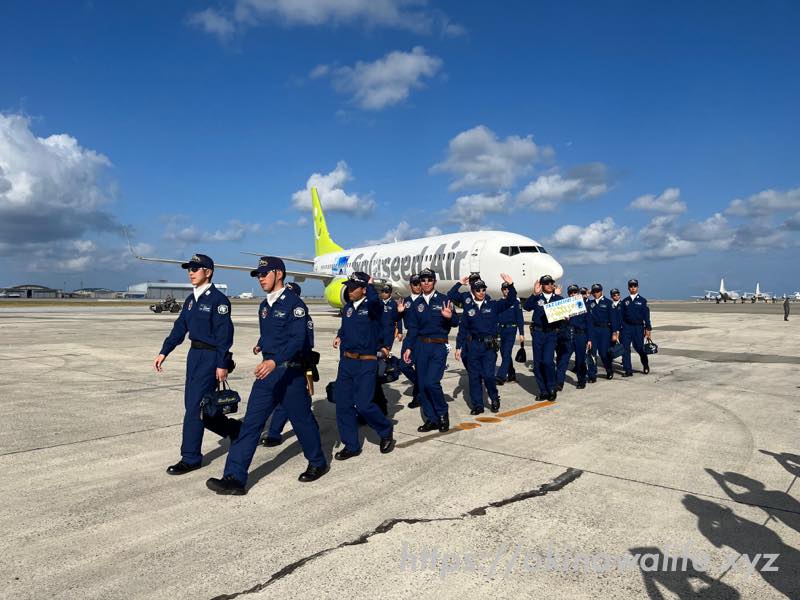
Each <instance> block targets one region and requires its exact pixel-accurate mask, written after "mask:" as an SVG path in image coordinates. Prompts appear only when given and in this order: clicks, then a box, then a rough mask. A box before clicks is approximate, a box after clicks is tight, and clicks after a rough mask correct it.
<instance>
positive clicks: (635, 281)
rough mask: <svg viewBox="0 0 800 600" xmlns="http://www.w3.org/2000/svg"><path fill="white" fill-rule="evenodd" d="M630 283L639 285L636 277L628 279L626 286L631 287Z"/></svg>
mask: <svg viewBox="0 0 800 600" xmlns="http://www.w3.org/2000/svg"><path fill="white" fill-rule="evenodd" d="M632 285H635V286H636V287H639V280H638V279H628V287H631V286H632Z"/></svg>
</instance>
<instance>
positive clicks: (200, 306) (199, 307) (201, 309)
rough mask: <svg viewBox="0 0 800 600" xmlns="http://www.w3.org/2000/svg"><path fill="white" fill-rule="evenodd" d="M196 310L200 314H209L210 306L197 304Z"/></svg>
mask: <svg viewBox="0 0 800 600" xmlns="http://www.w3.org/2000/svg"><path fill="white" fill-rule="evenodd" d="M197 308H198V309H199V310H200V312H211V305H210V304H198V305H197Z"/></svg>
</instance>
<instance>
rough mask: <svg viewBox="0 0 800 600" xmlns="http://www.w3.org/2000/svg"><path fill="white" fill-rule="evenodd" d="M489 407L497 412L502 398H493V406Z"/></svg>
mask: <svg viewBox="0 0 800 600" xmlns="http://www.w3.org/2000/svg"><path fill="white" fill-rule="evenodd" d="M489 408H490V409H491V411H492V412H493V413H496V412H497V411H499V410H500V398H498V399H497V400H492V404H491V406H490V407H489Z"/></svg>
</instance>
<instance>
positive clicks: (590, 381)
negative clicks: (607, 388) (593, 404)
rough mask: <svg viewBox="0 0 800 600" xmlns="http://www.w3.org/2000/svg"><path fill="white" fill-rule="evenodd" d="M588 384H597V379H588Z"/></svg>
mask: <svg viewBox="0 0 800 600" xmlns="http://www.w3.org/2000/svg"><path fill="white" fill-rule="evenodd" d="M589 383H597V377H589Z"/></svg>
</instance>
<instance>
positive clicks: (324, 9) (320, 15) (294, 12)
mask: <svg viewBox="0 0 800 600" xmlns="http://www.w3.org/2000/svg"><path fill="white" fill-rule="evenodd" d="M197 15H205V16H203V17H197ZM273 22H277V23H279V24H282V25H284V26H287V27H293V26H307V27H319V26H326V25H327V26H337V25H363V26H364V27H367V28H376V27H385V28H391V29H402V30H408V31H413V32H416V33H433V32H434V31H435V30H437V29H438V30H440V31H441V32H442V35H445V36H456V35H463V34H464V33H465V30H464V28H463V27H462V26H461V25H459V24H457V23H453V22H451V21H450V19H449V18H448V17H447V15H445V14H444V13H443V12H441V11H439V10H429V9H428V8H427V2H426V0H233V1H229V2H226V3H225V4H224V8H223V9H221V10H215V9H211V8H208V9H206V10H203V11H200V12H199V13H194V14H192V15H190V17H189V23H190V24H191V25H194V26H197V27H199V28H200V29H202V30H203V31H206V32H207V33H211V34H214V35H217V36H219V37H221V38H223V39H224V38H226V37H228V36H229V35H230V34H229V33H228V31H229V30H230V31H243V30H245V29H246V28H248V27H256V26H259V25H263V24H266V23H273Z"/></svg>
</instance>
